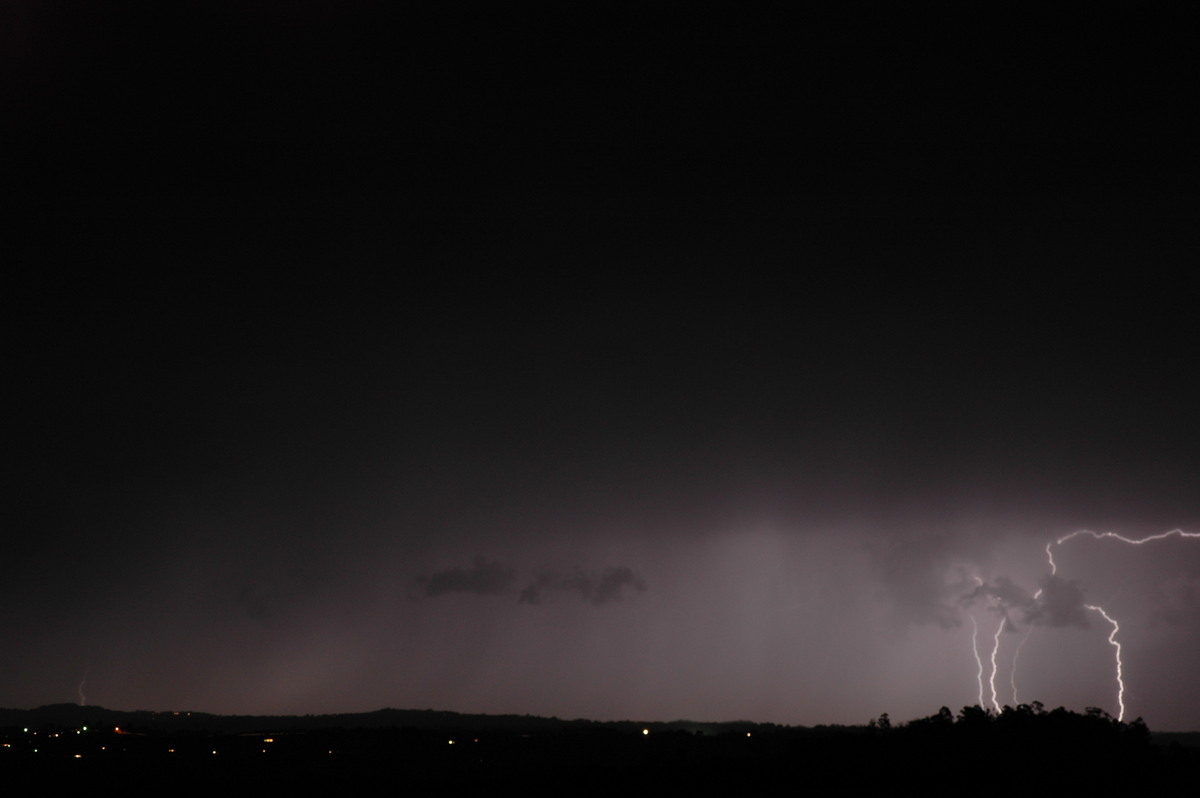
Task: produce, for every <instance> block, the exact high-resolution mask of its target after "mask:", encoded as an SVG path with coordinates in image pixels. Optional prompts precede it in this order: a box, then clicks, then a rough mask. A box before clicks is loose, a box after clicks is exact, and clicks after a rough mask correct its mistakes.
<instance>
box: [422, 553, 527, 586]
mask: <svg viewBox="0 0 1200 798" xmlns="http://www.w3.org/2000/svg"><path fill="white" fill-rule="evenodd" d="M418 581H420V582H422V583H423V584H424V586H425V595H427V596H440V595H442V594H444V593H474V594H475V595H478V596H497V595H503V594H505V593H510V592H511V591H512V587H513V583H514V582H515V581H516V572H515V571H514V570H513V569H512V568H509V567H506V566H504V565H501V564H500V563H498V562H494V561H489V560H488V559H486V558H485V557H482V556H477V557H475V558H473V559H472V560H471V567H470V568H450V569H449V570H446V571H438V572H437V573H435V574H432V575H430V576H424V577H421V578H420V579H419V580H418Z"/></svg>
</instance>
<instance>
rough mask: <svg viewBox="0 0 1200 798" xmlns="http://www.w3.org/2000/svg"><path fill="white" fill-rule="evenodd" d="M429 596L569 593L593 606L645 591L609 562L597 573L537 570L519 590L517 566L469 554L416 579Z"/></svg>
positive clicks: (529, 598) (522, 598)
mask: <svg viewBox="0 0 1200 798" xmlns="http://www.w3.org/2000/svg"><path fill="white" fill-rule="evenodd" d="M417 582H418V583H419V584H421V586H422V590H423V593H424V595H425V596H426V597H428V598H436V597H437V596H442V595H445V594H447V593H469V594H473V595H477V596H506V595H516V597H517V601H518V602H519V603H521V604H542V603H544V602H545V601H547V600H552V599H553V597H555V596H570V597H573V598H577V599H579V600H581V601H583V602H585V603H588V604H591V605H593V606H597V607H599V606H603V605H605V604H609V603H611V602H614V601H619V600H621V599H622V597H623V596H625V595H626V594H627V593H629V592H630V591H636V592H639V593H640V592H644V591H645V590H646V583H645V580H643V579H642V577H641V576H639V575H638V574H637V573H635V572H634V571H633V569H631V568H628V567H626V566H623V565H622V566H610V567H607V568H605V569H604V570H603V571H601V572H600V573H599V574H597V573H595V572H593V571H587V570H583V569H580V568H575V569H573V570H572V571H570V572H567V573H564V572H560V571H554V570H543V571H538V572H537V573H535V574H534V576H533V578H532V580H530V581H528V582H526V583H525V586H524V587H522V588H520V589H519V590H518V589H517V588H516V585H517V584H518V581H517V572H516V569H514V568H512V567H510V566H506V565H503V564H501V563H499V562H496V561H494V560H488V559H487V558H486V557H483V556H476V557H474V558H472V560H471V565H470V567H468V568H462V567H455V568H449V569H446V570H444V571H437V572H435V573H433V574H430V575H428V576H422V577H419V578H418V579H417Z"/></svg>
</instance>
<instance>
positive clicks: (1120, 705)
mask: <svg viewBox="0 0 1200 798" xmlns="http://www.w3.org/2000/svg"><path fill="white" fill-rule="evenodd" d="M1079 535H1090V536H1091V537H1093V538H1095V539H1096V540H1103V539H1104V538H1112V539H1113V540H1119V541H1121V542H1122V543H1128V544H1129V545H1131V546H1141V545H1143V544H1145V543H1149V542H1151V541H1154V540H1163V539H1165V538H1169V537H1180V538H1200V532H1184V531H1183V530H1182V529H1172V530H1170V531H1169V532H1160V533H1159V534H1157V535H1148V536H1146V537H1144V538H1127V537H1125V536H1124V535H1118V534H1117V533H1116V532H1093V531H1092V530H1090V529H1077V530H1075V531H1074V532H1072V533H1070V534H1069V535H1063V536H1062V537H1061V538H1059V539H1058V540H1056V541H1054V542H1053V544H1051V543H1047V544H1046V560H1047V561H1048V562H1049V563H1050V575H1051V576H1054V575H1055V574H1057V573H1058V565H1057V564H1056V563H1055V562H1054V552H1053V551H1052V549H1051V548H1050V547H1051V545H1057V546H1061V545H1062V544H1064V543H1066V542H1067V541H1068V540H1070V539H1071V538H1074V537H1078V536H1079ZM1041 595H1042V591H1041V590H1038V592H1037V593H1035V594H1034V595H1033V597H1034V598H1035V599H1036V598H1039V597H1040V596H1041ZM1083 606H1084V607H1086V608H1087V609H1089V610H1092V611H1093V612H1098V613H1100V615H1101V616H1103V618H1104V620H1106V621H1108V622H1109V623H1110V624H1112V631H1111V632H1109V634H1108V643H1109V645H1111V646H1112V647H1113V658H1114V659H1115V660H1116V667H1117V720H1118V721H1120V720H1123V719H1124V717H1125V674H1124V665H1123V663H1122V662H1121V643H1120V642H1119V641H1118V640H1117V633H1118V632H1119V631H1121V626H1120V624H1118V623H1117V620H1116V619H1115V618H1113V617H1112V616H1111V615H1109V614H1108V613H1107V612H1106V611H1105V610H1104V608H1103V607H1100V606H1098V605H1095V604H1085V605H1083Z"/></svg>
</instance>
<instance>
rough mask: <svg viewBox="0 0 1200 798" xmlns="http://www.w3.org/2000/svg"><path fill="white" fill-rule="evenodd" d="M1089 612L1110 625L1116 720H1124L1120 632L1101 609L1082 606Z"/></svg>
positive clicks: (1123, 683) (1114, 622)
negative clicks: (1115, 690)
mask: <svg viewBox="0 0 1200 798" xmlns="http://www.w3.org/2000/svg"><path fill="white" fill-rule="evenodd" d="M1083 606H1085V607H1087V608H1088V609H1089V610H1093V611H1094V612H1098V613H1100V614H1101V615H1103V616H1104V620H1106V621H1108V622H1109V623H1111V624H1112V631H1111V632H1109V634H1108V642H1109V644H1110V645H1112V647H1113V648H1114V649H1116V655H1115V656H1116V659H1117V720H1125V680H1124V677H1123V674H1122V668H1121V644H1120V643H1119V642H1118V641H1117V632H1119V631H1121V627H1120V626H1119V625H1118V624H1117V622H1116V621H1115V620H1113V618H1112V617H1111V616H1110V615H1109V614H1108V613H1107V612H1105V611H1104V608H1103V607H1099V606H1097V605H1095V604H1084V605H1083Z"/></svg>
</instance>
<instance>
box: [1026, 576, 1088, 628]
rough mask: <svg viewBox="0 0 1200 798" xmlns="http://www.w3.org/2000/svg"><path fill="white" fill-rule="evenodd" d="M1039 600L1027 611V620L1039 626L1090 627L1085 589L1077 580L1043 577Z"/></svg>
mask: <svg viewBox="0 0 1200 798" xmlns="http://www.w3.org/2000/svg"><path fill="white" fill-rule="evenodd" d="M1041 587H1042V590H1041V594H1040V595H1039V596H1038V598H1037V602H1036V603H1035V604H1034V605H1033V606H1032V607H1030V608H1029V609H1028V610H1026V612H1025V621H1026V622H1027V623H1031V624H1034V625H1037V626H1076V627H1078V628H1080V629H1087V628H1089V624H1088V616H1087V607H1085V606H1084V605H1085V603H1086V601H1085V599H1084V596H1083V591H1082V590H1080V588H1079V585H1078V584H1076V583H1075V582H1072V581H1069V580H1066V579H1063V578H1061V577H1058V576H1054V575H1052V574H1051V575H1047V576H1046V577H1044V578H1043V579H1042V584H1041Z"/></svg>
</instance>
